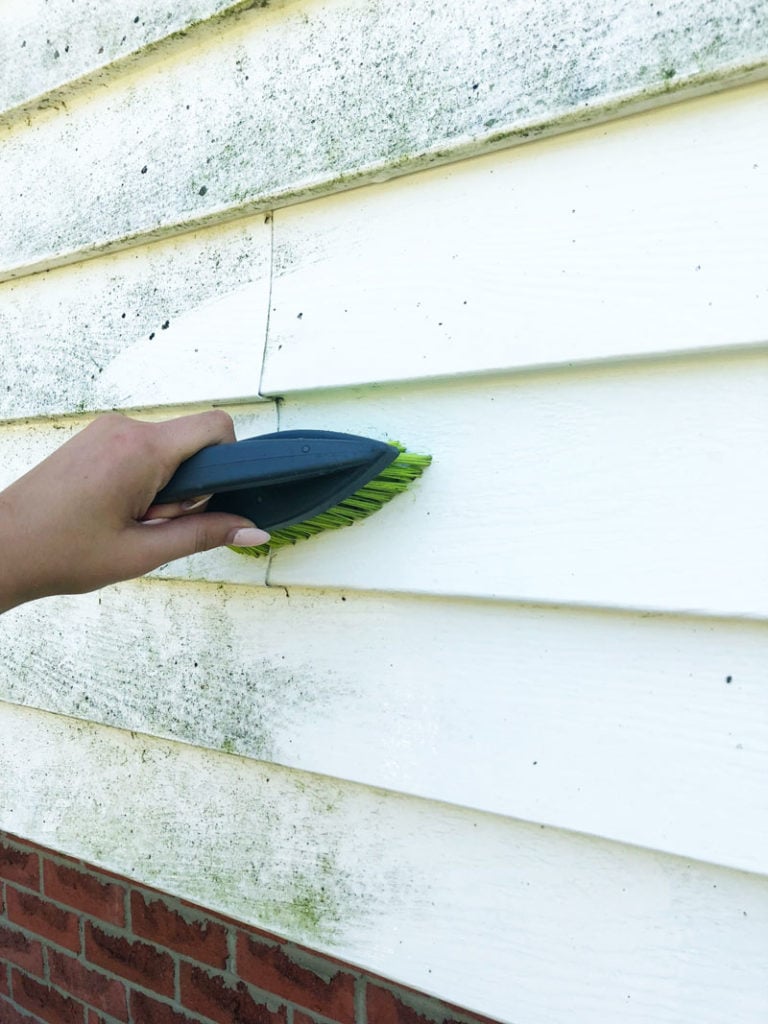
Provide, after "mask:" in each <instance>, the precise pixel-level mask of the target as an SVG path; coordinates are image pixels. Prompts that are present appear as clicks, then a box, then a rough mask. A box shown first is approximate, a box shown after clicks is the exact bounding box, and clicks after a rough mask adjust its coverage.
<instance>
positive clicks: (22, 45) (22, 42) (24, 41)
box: [21, 39, 27, 50]
mask: <svg viewBox="0 0 768 1024" xmlns="http://www.w3.org/2000/svg"><path fill="white" fill-rule="evenodd" d="M26 45H27V40H26V39H22V41H21V48H22V50H23V49H24V47H25V46H26Z"/></svg>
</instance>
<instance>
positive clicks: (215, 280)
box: [0, 216, 271, 419]
mask: <svg viewBox="0 0 768 1024" xmlns="http://www.w3.org/2000/svg"><path fill="white" fill-rule="evenodd" d="M270 258H271V226H270V225H269V224H265V223H264V217H263V216H259V217H255V218H250V219H249V220H247V221H236V222H235V223H233V224H229V225H227V226H226V227H219V228H218V229H217V230H208V231H198V232H194V233H192V234H190V235H187V236H185V237H184V238H175V239H169V240H168V241H164V242H156V243H154V244H152V245H145V246H141V247H138V248H136V249H133V250H131V251H130V252H125V253H117V254H115V255H112V256H106V257H103V258H101V259H98V260H89V261H87V262H85V263H79V264H77V265H75V266H72V267H64V268H61V269H59V270H55V271H51V272H50V273H48V274H37V275H34V276H33V277H29V278H25V279H23V280H20V281H8V282H5V283H4V284H0V338H2V371H1V372H2V385H0V418H2V419H14V418H18V417H24V416H30V417H37V416H50V415H52V414H56V413H72V412H83V411H85V410H88V411H92V410H103V409H112V408H131V407H135V406H142V405H144V406H167V405H173V404H177V403H180V404H188V403H189V402H191V401H194V400H195V399H202V400H203V401H206V402H217V401H223V400H225V399H226V400H231V399H233V398H237V400H238V401H242V400H253V399H257V398H258V395H259V378H260V374H261V364H262V352H263V348H264V344H265V340H266V326H267V303H268V295H269V279H270Z"/></svg>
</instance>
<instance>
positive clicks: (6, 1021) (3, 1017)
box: [0, 996, 38, 1024]
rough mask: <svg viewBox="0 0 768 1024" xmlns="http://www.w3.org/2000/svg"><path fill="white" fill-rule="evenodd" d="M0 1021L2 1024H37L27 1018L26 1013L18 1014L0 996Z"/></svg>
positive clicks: (31, 1018) (34, 1020)
mask: <svg viewBox="0 0 768 1024" xmlns="http://www.w3.org/2000/svg"><path fill="white" fill-rule="evenodd" d="M0 1021H2V1022H3V1024H38V1022H37V1020H36V1019H34V1018H33V1017H28V1016H27V1015H26V1013H19V1011H18V1010H17V1009H16V1007H15V1006H11V1004H10V1003H8V1002H6V1001H5V999H3V997H2V996H0Z"/></svg>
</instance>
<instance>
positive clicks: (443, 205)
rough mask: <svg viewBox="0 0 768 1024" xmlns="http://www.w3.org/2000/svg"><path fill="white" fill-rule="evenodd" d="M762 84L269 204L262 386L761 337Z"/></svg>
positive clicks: (765, 319) (767, 297)
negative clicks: (271, 261)
mask: <svg viewBox="0 0 768 1024" xmlns="http://www.w3.org/2000/svg"><path fill="white" fill-rule="evenodd" d="M767 121H768V87H767V86H765V85H760V86H753V87H750V88H745V89H742V90H733V91H731V92H728V93H724V94H721V95H720V96H717V97H709V98H707V99H703V100H696V101H691V102H690V103H686V104H680V105H678V106H676V107H674V108H670V109H668V110H665V111H655V112H654V113H653V114H647V115H644V116H636V117H633V118H630V119H625V120H622V121H617V122H614V123H613V124H610V125H607V126H604V127H601V128H592V129H589V130H586V131H582V132H578V133H572V134H570V135H565V136H560V137H558V138H556V139H548V140H546V141H541V142H538V143H536V144H533V145H530V146H523V147H519V148H517V149H514V150H512V151H509V152H506V153H499V154H495V155H494V156H491V157H485V158H482V159H477V160H474V161H466V162H464V163H462V164H458V165H454V166H453V167H451V168H448V169H441V170H439V171H429V172H425V173H423V174H420V175H416V176H413V177H411V178H408V179H405V180H401V181H399V182H391V183H389V184H387V185H381V186H375V187H372V188H368V189H365V190H358V191H354V192H349V193H347V194H346V195H344V196H338V197H333V198H328V199H324V200H319V201H317V202H313V203H308V204H304V205H301V206H296V207H293V208H291V209H287V210H280V211H278V212H277V213H276V215H275V271H276V277H275V282H274V286H273V291H272V315H271V320H270V340H269V349H268V353H267V363H266V368H265V374H264V385H263V386H264V391H265V392H266V393H270V394H276V395H283V394H286V393H289V392H291V391H296V390H302V389H304V390H313V389H316V388H321V387H337V386H343V385H349V384H359V383H368V382H371V381H390V380H404V379H408V378H420V377H429V376H441V375H442V376H447V375H451V374H465V373H476V372H478V371H484V370H485V371H491V370H505V369H509V368H512V367H525V366H537V365H542V364H548V363H573V362H577V361H583V360H593V359H602V358H613V357H619V356H625V355H631V354H637V353H649V352H663V351H665V350H675V349H697V348H706V347H713V346H714V347H718V346H724V345H729V346H734V345H748V344H753V343H755V342H758V343H759V342H768V283H767V282H766V275H765V259H764V246H765V238H766V236H768V202H767V201H766V196H768V133H766V132H764V131H760V130H759V126H761V125H764V124H765V123H766V122H767Z"/></svg>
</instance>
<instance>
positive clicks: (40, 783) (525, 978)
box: [0, 706, 768, 1024]
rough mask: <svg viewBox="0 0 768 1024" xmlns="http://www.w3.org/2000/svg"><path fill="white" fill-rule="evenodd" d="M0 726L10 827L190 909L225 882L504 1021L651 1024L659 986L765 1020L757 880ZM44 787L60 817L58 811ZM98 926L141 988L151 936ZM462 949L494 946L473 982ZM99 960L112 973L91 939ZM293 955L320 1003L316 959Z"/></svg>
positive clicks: (366, 961) (263, 774)
mask: <svg viewBox="0 0 768 1024" xmlns="http://www.w3.org/2000/svg"><path fill="white" fill-rule="evenodd" d="M1 725H2V729H3V743H2V745H0V751H2V754H0V769H2V771H3V773H4V775H3V777H4V779H5V780H6V792H8V793H10V794H15V793H18V792H20V791H21V790H22V789H23V792H24V793H25V794H26V800H25V801H20V800H13V801H12V802H11V803H10V806H12V807H14V808H15V810H14V811H13V812H12V813H9V812H8V811H5V812H4V813H3V816H2V820H1V821H0V825H2V827H4V828H9V827H12V828H14V830H15V831H16V833H17V834H18V833H22V834H23V833H24V832H27V833H29V832H31V833H32V834H35V835H36V837H37V839H38V841H42V842H47V843H48V844H51V845H54V846H56V847H58V848H60V849H63V850H68V851H70V852H72V853H75V854H76V855H77V856H80V857H85V858H86V859H91V860H92V859H93V853H94V852H95V851H96V850H98V851H99V859H100V860H101V863H103V864H105V865H107V866H108V867H109V868H110V870H118V871H120V870H122V871H123V872H125V871H130V873H131V874H132V875H133V876H134V877H138V878H144V879H145V880H147V881H149V882H150V883H151V884H154V885H156V886H158V887H161V888H165V889H168V890H170V891H174V890H175V891H176V892H178V893H183V894H184V895H185V897H186V898H188V899H189V898H192V899H194V898H201V897H202V898H203V899H205V900H208V901H212V900H211V894H212V893H214V892H217V893H218V898H217V900H216V901H215V902H216V905H215V907H214V910H218V911H219V912H222V913H224V914H230V915H233V914H238V915H239V916H241V917H245V918H246V919H247V923H250V924H252V925H255V926H256V927H260V928H263V929H266V930H267V931H271V932H273V933H274V932H280V933H282V934H283V935H284V936H286V937H288V938H291V939H293V941H296V942H299V943H301V944H302V945H311V946H312V947H313V948H314V949H315V950H317V951H319V952H323V951H327V952H330V953H331V954H332V955H333V956H334V957H337V958H340V959H347V960H352V962H355V963H357V964H358V965H360V966H361V967H362V968H363V969H364V970H366V971H374V972H375V973H376V974H378V975H380V976H383V977H388V978H392V979H394V980H395V981H396V982H398V983H400V984H406V985H409V986H410V987H412V988H415V989H420V990H422V991H424V992H427V993H431V994H434V995H436V996H438V997H439V998H441V999H444V1000H447V1001H448V1002H449V1003H452V1004H455V1005H458V1006H465V1007H468V1008H469V1009H470V1010H473V1011H477V1012H479V1013H482V1014H485V1015H487V1016H491V1017H498V1018H499V1019H501V1020H509V1021H512V1020H519V1019H528V1020H532V1021H538V1020H542V1021H543V1020H545V1019H547V1017H549V1019H558V1018H559V1017H564V1016H566V1015H570V1017H571V1019H573V1020H575V1021H582V1020H583V1021H587V1020H594V1019H613V1018H614V1017H616V1016H619V1015H621V1016H622V1018H623V1019H625V1020H629V1021H634V1020H637V1021H641V1020H642V1021H645V1020H647V1019H648V1013H647V1011H648V1005H647V1004H646V1002H645V1000H646V998H647V997H648V993H649V992H651V991H652V993H653V1000H654V1006H656V1007H659V1006H662V1007H663V1006H670V1007H675V1008H679V1007H685V1008H686V1013H687V1015H688V1016H690V1017H691V1019H697V1020H699V1021H702V1022H704V1024H715V1022H719V1021H720V1020H722V1018H723V1011H724V1003H723V998H724V997H723V993H727V1007H728V1012H729V1013H730V1015H731V1016H732V1017H734V1018H735V1019H739V1018H741V1019H745V1020H750V1019H759V1018H760V1016H761V1014H763V1013H764V1011H765V1009H766V1004H765V993H764V988H763V986H762V960H761V952H762V948H763V945H764V939H765V935H766V934H767V932H766V929H767V928H768V892H766V888H765V879H764V878H759V877H757V876H755V875H749V874H746V873H743V872H738V871H730V870H727V869H723V868H715V867H713V866H708V865H705V864H702V863H697V862H696V861H686V860H682V859H679V858H675V857H669V856H663V855H661V854H657V853H651V852H646V851H642V850H640V849H637V848H631V847H626V846H622V845H621V844H617V843H607V842H603V841H599V840H596V839H590V838H588V837H585V836H578V835H574V834H569V833H566V832H561V831H558V830H553V829H546V828H538V827H535V826H531V825H526V824H523V823H521V822H518V821H514V820H511V819H508V818H503V817H499V816H496V815H484V814H480V813H471V814H470V813H469V812H466V811H461V810H459V809H454V808H450V807H448V806H446V805H441V804H439V803H432V802H428V801H421V800H414V799H406V798H404V797H397V796H395V795H394V794H388V793H386V792H383V791H381V790H375V789H368V788H365V787H357V786H352V785H349V784H343V783H340V782H338V781H336V780H333V779H329V778H324V777H319V776H312V775H309V774H306V773H297V772H287V771H285V770H283V769H280V768H278V767H277V766H275V765H267V764H260V763H258V762H255V761H250V760H243V759H239V758H232V757H227V756H223V755H212V754H209V753H206V752H204V751H200V750H198V749H195V748H192V747H190V746H187V745H183V744H172V743H168V742H164V741H154V740H151V739H150V738H148V737H142V736H140V735H135V736H131V735H130V734H129V733H121V732H118V731H115V730H108V729H104V728H103V727H96V726H85V725H83V724H75V723H72V722H68V721H67V720H66V719H64V718H61V717H58V716H51V715H45V714H42V713H39V712H30V711H25V710H22V709H13V708H11V707H9V706H5V707H4V713H3V716H2V720H1ZM21 737H23V740H22V739H21ZM22 742H23V745H24V749H25V751H27V756H26V759H25V764H24V768H23V770H22V769H21V768H20V758H19V757H18V750H19V745H20V744H21V743H22ZM30 756H31V761H30ZM54 763H55V765H56V766H57V771H56V772H53V771H51V765H52V764H54ZM66 765H70V766H77V767H76V768H74V767H71V768H70V771H69V774H67V772H66V771H65V770H64V769H63V767H62V766H66ZM72 771H76V772H77V776H78V787H77V792H76V793H74V792H73V787H72V775H71V773H72ZM57 776H58V789H57V790H56V791H53V790H52V786H51V783H52V781H55V779H56V777H57ZM202 779H204V780H205V788H204V789H202V788H201V780H202ZM86 791H87V792H89V793H90V794H91V796H92V799H90V800H89V801H83V800H82V799H81V796H82V794H83V793H84V792H86ZM118 793H119V799H117V794H118ZM206 793H207V794H209V797H208V798H206V796H205V794H206ZM43 794H44V796H45V799H46V801H47V804H46V806H48V807H49V808H53V809H55V814H49V816H48V817H47V818H45V819H41V818H40V817H39V816H36V814H35V810H34V809H35V808H36V807H38V806H39V800H40V798H41V796H42V795H43ZM147 806H151V807H152V808H153V815H152V819H151V822H147V823H146V824H145V825H142V822H143V821H145V818H143V817H142V813H141V808H146V807H147ZM214 807H215V809H216V822H217V827H216V829H215V830H212V829H211V828H210V820H211V817H210V815H211V813H212V810H213V808H214ZM75 808H76V809H77V811H78V813H77V815H75V814H74V810H75ZM90 808H97V810H94V811H90V810H89V809H90ZM321 812H322V813H321ZM27 819H28V820H27ZM35 822H36V824H35ZM265 822H269V828H268V829H265V828H264V823H265ZM41 826H42V827H41ZM438 849H439V850H440V851H441V852H440V856H439V857H436V856H435V851H436V850H438ZM232 864H236V865H237V870H236V871H235V872H232V871H230V873H229V874H226V872H227V870H228V869H227V865H232ZM713 922H715V924H713ZM494 923H497V924H498V927H493V925H494ZM489 927H491V928H492V934H493V942H491V943H485V942H483V941H482V939H481V937H482V936H484V935H487V934H488V929H489ZM96 931H98V932H99V933H100V935H101V936H102V938H101V939H100V941H101V942H102V943H103V941H104V936H106V941H107V946H108V947H109V948H111V950H112V952H111V953H110V955H109V957H108V958H107V962H105V963H104V964H103V966H104V967H105V968H106V969H107V970H108V971H109V972H111V971H112V970H113V969H114V971H115V973H116V974H117V975H118V976H122V977H127V978H128V980H131V979H132V978H135V975H134V974H131V973H129V972H130V971H132V970H134V968H135V966H136V963H137V960H136V957H135V956H133V955H132V953H131V951H132V950H134V951H135V949H136V948H137V947H139V946H142V947H143V946H145V945H146V946H148V945H149V944H147V943H142V942H139V941H131V940H128V939H126V938H125V933H123V932H117V931H115V930H114V929H109V928H108V926H106V925H105V926H103V927H101V926H98V927H96V926H93V925H90V924H87V925H86V933H87V936H90V937H93V934H94V933H95V932H96ZM692 933H695V934H696V936H697V939H696V943H695V944H694V945H693V946H692V945H691V942H690V935H691V934H692ZM118 947H119V949H118ZM468 948H473V949H481V950H482V956H477V957H473V960H472V969H471V970H470V971H467V970H466V969H465V968H464V965H465V963H466V951H467V949H468ZM152 949H153V950H154V954H153V955H154V956H155V957H156V958H157V957H158V955H159V958H160V960H162V959H163V957H164V956H165V955H169V954H164V953H163V952H162V949H161V947H154V946H153V947H152ZM87 952H89V951H88V950H87ZM118 952H119V953H120V955H119V956H117V957H116V955H115V954H116V953H118ZM670 958H672V959H674V962H675V965H676V967H675V972H674V975H673V976H672V975H670V974H669V971H668V965H669V962H670ZM89 959H90V960H91V963H93V964H94V965H96V964H100V963H101V961H100V960H99V958H98V956H97V955H95V951H94V950H93V949H91V950H90V952H89ZM295 959H296V964H297V966H298V967H299V968H301V970H299V971H298V975H297V977H298V978H299V983H300V984H301V985H303V990H302V991H304V992H307V993H308V992H309V991H310V989H308V988H307V987H306V978H307V976H306V974H305V973H303V972H305V971H306V970H307V969H309V964H308V963H304V962H302V960H301V959H300V958H295ZM183 962H184V963H190V961H186V960H184V961H183ZM131 965H133V966H131ZM184 970H185V971H187V974H189V970H188V969H187V968H185V969H184ZM190 970H191V969H190ZM196 970H197V972H198V973H197V974H196V975H195V977H196V981H195V982H194V983H193V981H192V978H191V974H189V977H188V982H189V983H190V984H191V986H192V988H193V989H194V990H195V991H196V992H197V993H198V995H199V998H200V999H204V1000H205V1001H206V1002H205V1005H206V1006H207V1005H215V1004H216V1000H218V1005H219V1006H221V1005H222V999H223V1000H224V1001H225V1002H224V1005H230V1006H235V1005H239V1003H238V1000H240V999H241V998H242V999H243V1000H245V996H246V995H247V996H248V999H249V1000H250V999H252V1000H253V1001H254V1002H255V1004H256V1005H258V1006H264V1005H265V1004H264V999H265V996H264V995H261V996H258V998H257V996H256V994H255V990H254V993H253V994H251V993H249V992H246V991H244V990H243V991H241V990H240V989H239V988H238V984H239V983H237V984H236V983H233V982H232V980H231V978H230V977H229V975H227V974H225V973H222V972H217V971H214V970H212V969H205V970H202V969H199V968H197V969H196ZM315 970H316V968H315ZM585 973H586V974H588V975H589V977H590V978H591V979H592V980H593V984H591V985H589V986H585V985H584V983H583V978H584V976H585ZM332 974H333V972H332V971H330V972H329V974H328V976H329V977H331V976H332ZM147 977H148V975H147V974H146V973H143V974H142V979H143V980H140V981H139V982H138V984H139V985H141V986H142V987H145V986H146V984H147V980H146V979H147ZM321 977H322V972H321ZM649 979H652V984H651V985H650V988H649V987H648V986H649ZM163 984H165V982H163ZM321 989H322V986H321V987H320V988H317V986H316V987H315V989H314V991H315V992H320V991H321ZM294 991H297V990H294ZM326 994H327V993H326ZM299 995H300V993H298V991H297V998H298V997H299ZM628 996H629V998H627V997H628ZM167 998H168V999H170V998H172V997H171V996H170V995H169V996H168V997H167ZM301 998H302V999H303V1000H304V1001H305V1002H307V1001H308V998H309V997H308V995H301ZM233 1000H234V1002H232V1001H233ZM161 1001H162V1000H161ZM209 1001H211V1002H209ZM188 1005H190V1004H188ZM202 1005H203V1004H202V1003H200V1004H199V1006H200V1007H201V1008H202ZM244 1005H247V1006H248V1007H250V1003H249V1002H248V1000H245V1003H244ZM266 1005H267V1009H269V1012H274V1011H273V1010H271V1009H270V1008H269V1004H268V1002H267V1004H266ZM299 1005H302V1004H299ZM414 1005H415V1006H417V1005H418V1004H414ZM311 1006H312V1004H310V1006H308V1007H306V1010H307V1012H309V1013H314V1012H316V1011H314V1010H313V1009H312V1008H311ZM275 1009H276V1010H277V1009H278V1007H277V1006H276V1007H275ZM205 1012H208V1011H205ZM254 1012H255V1011H254ZM675 1012H677V1011H675ZM214 1019H216V1018H215V1017H214ZM656 1019H660V1020H661V1021H663V1022H664V1024H666V1022H667V1021H669V1022H670V1024H671V1022H672V1021H673V1020H676V1019H677V1018H676V1016H675V1015H674V1014H671V1015H670V1014H666V1015H665V1016H662V1017H661V1018H659V1017H658V1014H657V1015H656Z"/></svg>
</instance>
